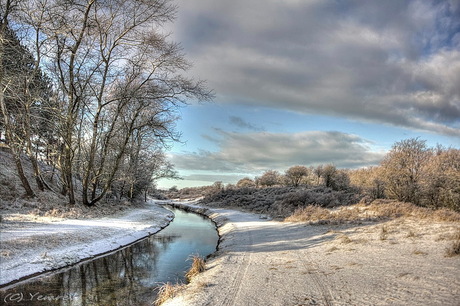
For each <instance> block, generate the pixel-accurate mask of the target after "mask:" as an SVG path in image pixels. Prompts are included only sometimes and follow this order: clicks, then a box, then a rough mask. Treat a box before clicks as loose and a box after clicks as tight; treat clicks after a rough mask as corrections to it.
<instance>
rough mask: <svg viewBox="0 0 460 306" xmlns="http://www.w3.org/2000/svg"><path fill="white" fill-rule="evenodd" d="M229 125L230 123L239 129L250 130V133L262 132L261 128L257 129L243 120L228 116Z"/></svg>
mask: <svg viewBox="0 0 460 306" xmlns="http://www.w3.org/2000/svg"><path fill="white" fill-rule="evenodd" d="M230 123H232V124H233V125H235V126H237V127H239V128H243V129H248V130H252V131H256V132H261V131H263V130H264V129H263V128H261V127H257V126H255V125H253V124H251V123H249V122H247V121H245V120H244V119H243V118H241V117H237V116H230Z"/></svg>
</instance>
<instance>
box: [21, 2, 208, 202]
mask: <svg viewBox="0 0 460 306" xmlns="http://www.w3.org/2000/svg"><path fill="white" fill-rule="evenodd" d="M19 4H20V5H19V6H18V7H19V9H18V13H17V14H16V16H15V18H16V22H17V23H18V24H21V25H22V26H23V28H24V29H27V30H28V31H29V32H28V34H27V35H25V40H27V41H28V42H29V45H30V46H31V47H33V48H34V54H35V56H36V58H37V59H38V60H37V63H38V65H40V63H43V66H44V67H46V71H47V72H48V73H49V75H50V76H51V78H52V80H53V84H54V89H55V93H56V98H57V99H56V101H58V103H59V104H60V109H62V112H61V113H60V114H59V115H60V118H61V122H60V125H59V129H58V137H57V138H58V139H60V144H58V145H56V147H58V148H59V152H57V153H58V156H59V159H58V167H59V168H60V170H61V172H62V179H63V189H62V193H63V194H67V195H68V197H69V203H70V204H74V203H75V201H76V195H75V190H76V188H75V186H74V184H75V183H74V179H75V178H81V180H82V195H81V196H82V201H83V203H84V204H86V205H88V206H92V205H94V204H95V203H97V202H98V201H99V200H100V199H101V198H102V197H104V195H105V194H106V192H107V191H108V190H109V189H110V186H111V184H112V182H113V181H114V180H115V179H116V175H117V171H119V168H120V167H121V166H122V165H123V161H124V160H125V159H126V156H127V155H129V153H130V152H128V151H129V150H131V149H132V148H133V146H132V145H130V144H131V143H132V142H133V137H135V136H134V135H135V134H136V133H137V132H138V131H140V130H148V131H149V133H150V138H154V139H156V141H157V142H158V143H165V142H167V141H168V140H175V139H177V136H178V135H177V133H176V132H175V131H174V121H175V120H176V116H175V115H174V113H175V111H176V109H177V108H178V107H179V106H180V105H181V104H184V103H185V102H186V100H187V99H189V98H193V99H199V100H200V99H201V100H206V99H210V98H211V97H212V93H211V92H210V91H209V90H206V89H205V87H204V84H203V82H200V81H198V82H195V81H193V80H190V79H186V78H184V77H182V75H181V73H182V72H184V71H185V70H186V69H188V68H189V67H190V65H189V63H188V62H187V61H186V60H185V59H184V55H183V54H182V52H181V49H180V47H179V45H178V44H175V43H171V42H168V37H167V35H161V34H159V32H158V31H157V29H158V28H159V27H160V26H162V25H163V24H164V23H165V22H169V21H172V20H173V19H174V17H175V13H176V7H175V6H174V5H173V4H172V2H171V0H156V1H141V0H126V1H125V0H123V1H122V0H108V1H95V0H75V1H61V0H36V1H27V0H24V1H20V2H19ZM32 34H33V35H32ZM42 58H43V61H41V59H42ZM37 67H38V66H37ZM29 147H30V146H29Z"/></svg>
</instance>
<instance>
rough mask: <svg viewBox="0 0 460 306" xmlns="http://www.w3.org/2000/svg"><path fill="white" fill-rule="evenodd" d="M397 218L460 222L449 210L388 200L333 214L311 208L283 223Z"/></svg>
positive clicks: (301, 210)
mask: <svg viewBox="0 0 460 306" xmlns="http://www.w3.org/2000/svg"><path fill="white" fill-rule="evenodd" d="M400 217H405V218H416V219H428V220H433V221H445V222H460V213H458V212H455V211H452V210H450V209H431V208H426V207H419V206H416V205H414V204H411V203H403V202H397V201H388V200H376V201H374V202H372V203H371V204H370V205H363V204H356V205H352V206H347V207H341V208H339V209H335V210H331V209H326V208H322V207H319V206H311V205H310V206H307V207H303V208H300V209H298V210H297V211H295V213H294V214H293V215H292V216H290V217H288V218H286V219H285V221H289V222H310V223H312V224H324V223H348V222H352V221H378V220H388V219H394V218H400ZM382 233H383V234H384V235H383V236H385V235H386V229H384V228H382Z"/></svg>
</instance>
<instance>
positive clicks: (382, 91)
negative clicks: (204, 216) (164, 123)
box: [158, 0, 460, 188]
mask: <svg viewBox="0 0 460 306" xmlns="http://www.w3.org/2000/svg"><path fill="white" fill-rule="evenodd" d="M175 3H176V4H177V6H178V13H177V18H176V20H175V22H174V23H173V24H171V25H170V28H168V30H169V31H170V32H171V33H172V34H171V39H173V40H174V41H177V42H179V43H181V45H182V47H183V51H184V53H185V56H186V58H187V59H188V60H189V61H190V62H191V63H192V64H193V67H192V68H191V69H190V70H189V71H187V75H188V76H190V77H194V78H196V79H202V80H206V82H207V86H208V87H209V88H211V89H213V90H214V93H215V98H214V100H213V101H212V102H210V103H197V102H196V101H189V105H188V106H186V107H183V108H181V110H180V116H181V120H179V121H178V122H177V130H178V131H180V132H181V133H182V138H181V139H182V143H175V144H173V145H172V147H171V149H170V150H169V151H168V153H167V154H168V157H169V159H170V161H171V162H172V163H173V164H174V165H175V167H176V170H177V171H178V172H179V174H180V175H181V176H182V178H183V179H182V180H161V181H159V182H158V187H159V188H169V187H171V186H178V187H179V188H183V187H194V186H201V185H210V184H212V183H214V182H216V181H222V182H223V183H225V184H228V183H233V184H234V183H236V182H237V181H238V180H239V179H241V178H243V177H250V178H253V177H255V176H258V175H261V174H262V173H263V172H264V171H266V170H271V169H273V170H278V171H280V172H284V171H285V170H287V169H288V168H289V167H291V166H294V165H305V166H317V165H319V164H329V163H332V164H334V165H335V166H336V167H338V168H353V169H354V168H360V167H367V166H372V165H378V164H379V162H380V161H381V160H382V158H383V156H384V155H385V154H386V153H387V152H388V151H389V150H390V149H391V147H392V145H393V144H395V143H396V142H398V141H401V140H404V139H408V138H416V137H419V138H420V139H421V140H426V142H427V145H428V146H435V145H437V144H441V145H444V146H446V147H454V148H460V0H445V1H430V0H421V1H404V0H388V1H377V0H376V1H357V0H356V1H353V0H348V1H347V0H335V1H334V0H328V1H324V0H232V1H216V0H176V1H175Z"/></svg>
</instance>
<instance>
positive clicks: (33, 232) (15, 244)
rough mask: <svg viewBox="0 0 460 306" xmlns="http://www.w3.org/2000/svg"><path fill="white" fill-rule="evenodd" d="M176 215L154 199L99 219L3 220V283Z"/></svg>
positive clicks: (134, 236) (119, 241)
mask: <svg viewBox="0 0 460 306" xmlns="http://www.w3.org/2000/svg"><path fill="white" fill-rule="evenodd" d="M173 217H174V216H173V214H172V212H171V211H169V210H167V209H165V208H163V207H161V206H160V205H159V204H158V203H156V202H155V201H153V200H151V201H149V202H148V203H146V205H145V207H143V208H136V209H132V210H129V211H126V212H124V213H123V214H122V215H117V216H111V217H104V218H98V219H89V220H72V219H69V220H63V221H57V222H53V220H45V221H43V220H40V222H15V223H14V224H13V225H10V226H8V224H7V223H8V222H3V223H4V224H2V227H3V228H2V231H1V236H0V249H1V257H0V258H1V262H0V286H6V285H7V284H9V283H12V282H15V281H17V280H20V279H22V278H25V277H27V276H30V275H35V274H38V273H42V272H46V271H51V270H55V269H58V268H63V267H66V266H69V265H72V264H75V263H78V262H80V261H83V260H86V259H90V258H93V257H96V256H98V255H101V254H105V253H108V252H111V251H114V250H116V249H118V248H120V247H123V246H126V245H129V244H131V243H133V242H135V241H137V240H139V239H142V238H145V237H147V236H149V235H151V234H154V233H156V232H158V231H160V230H161V229H162V228H164V227H165V226H167V225H168V224H169V222H171V220H172V219H173Z"/></svg>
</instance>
